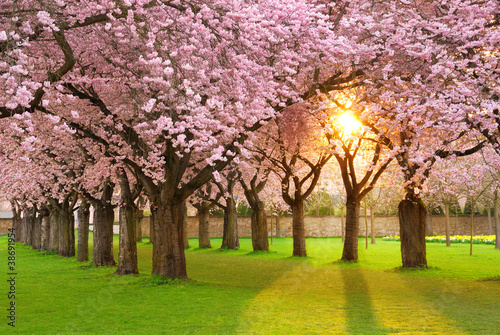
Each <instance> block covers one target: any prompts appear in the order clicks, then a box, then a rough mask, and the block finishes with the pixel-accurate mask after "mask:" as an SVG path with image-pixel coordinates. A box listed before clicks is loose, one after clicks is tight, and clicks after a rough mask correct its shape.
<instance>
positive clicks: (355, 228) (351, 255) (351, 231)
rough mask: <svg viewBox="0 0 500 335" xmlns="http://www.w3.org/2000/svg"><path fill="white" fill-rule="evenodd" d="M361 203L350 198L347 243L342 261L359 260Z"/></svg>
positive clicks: (348, 200) (346, 232)
mask: <svg viewBox="0 0 500 335" xmlns="http://www.w3.org/2000/svg"><path fill="white" fill-rule="evenodd" d="M360 207H361V206H360V202H359V201H358V200H357V199H356V198H354V197H348V198H347V202H346V222H345V241H344V250H343V252H342V260H344V261H357V260H358V234H359V211H360Z"/></svg>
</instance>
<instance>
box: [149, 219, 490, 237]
mask: <svg viewBox="0 0 500 335" xmlns="http://www.w3.org/2000/svg"><path fill="white" fill-rule="evenodd" d="M492 221H493V220H492ZM271 222H272V231H273V236H277V235H276V217H273V218H271V217H268V227H269V229H271ZM427 222H428V225H432V233H433V235H444V234H445V232H446V230H445V229H446V218H445V217H444V216H433V217H432V218H431V217H428V220H427ZM340 224H341V218H340V216H306V217H305V229H306V236H311V237H327V236H341V230H340V229H341V228H340ZM222 227H223V218H222V217H210V237H221V236H222ZM279 227H280V229H279V230H280V236H283V237H290V236H292V217H291V216H282V217H280V218H279ZM368 232H369V233H370V218H368ZM494 232H495V224H494V222H492V234H494ZM142 234H143V235H144V236H149V217H145V218H144V219H143V221H142ZM238 234H239V236H240V237H250V236H251V234H252V232H251V229H250V217H248V216H246V217H238ZM450 234H451V235H468V234H470V216H458V217H452V218H451V222H450ZM474 234H475V235H489V234H490V231H489V224H488V217H487V216H475V217H474ZM359 235H360V236H364V235H365V221H364V217H363V216H362V217H360V229H359ZM375 235H376V236H387V235H399V224H398V217H397V216H376V217H375ZM188 236H189V237H198V218H197V217H195V216H190V217H188Z"/></svg>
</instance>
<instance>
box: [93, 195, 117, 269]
mask: <svg viewBox="0 0 500 335" xmlns="http://www.w3.org/2000/svg"><path fill="white" fill-rule="evenodd" d="M113 222H114V210H113V206H111V205H110V204H109V203H105V204H103V203H102V201H96V202H94V232H93V235H94V248H93V251H92V264H93V265H94V266H114V265H116V263H115V260H114V259H113Z"/></svg>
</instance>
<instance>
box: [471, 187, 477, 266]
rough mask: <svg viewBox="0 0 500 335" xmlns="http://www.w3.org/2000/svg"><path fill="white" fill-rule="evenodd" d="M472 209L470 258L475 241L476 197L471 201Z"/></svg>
mask: <svg viewBox="0 0 500 335" xmlns="http://www.w3.org/2000/svg"><path fill="white" fill-rule="evenodd" d="M471 203H472V208H471V211H470V256H472V245H473V239H474V209H475V207H476V201H475V199H474V197H472V199H471Z"/></svg>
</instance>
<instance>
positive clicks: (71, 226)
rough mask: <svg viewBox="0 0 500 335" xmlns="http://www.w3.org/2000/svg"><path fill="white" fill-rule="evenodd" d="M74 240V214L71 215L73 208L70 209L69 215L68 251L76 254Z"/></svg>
mask: <svg viewBox="0 0 500 335" xmlns="http://www.w3.org/2000/svg"><path fill="white" fill-rule="evenodd" d="M75 244H76V240H75V216H74V215H73V210H72V209H70V215H69V249H70V253H71V254H72V255H73V256H75V255H76V247H75Z"/></svg>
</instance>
